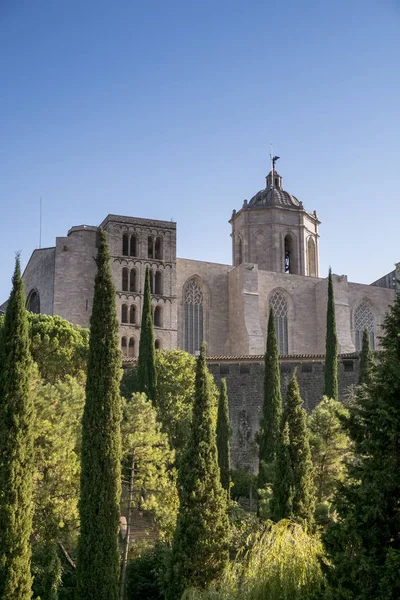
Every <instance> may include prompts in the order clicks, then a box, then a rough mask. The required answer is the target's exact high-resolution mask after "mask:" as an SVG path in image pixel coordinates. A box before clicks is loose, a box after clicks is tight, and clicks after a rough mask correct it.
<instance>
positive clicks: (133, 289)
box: [129, 269, 137, 292]
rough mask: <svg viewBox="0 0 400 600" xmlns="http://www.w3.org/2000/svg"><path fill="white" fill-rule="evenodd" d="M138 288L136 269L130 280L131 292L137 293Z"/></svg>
mask: <svg viewBox="0 0 400 600" xmlns="http://www.w3.org/2000/svg"><path fill="white" fill-rule="evenodd" d="M136 286H137V277H136V269H131V274H130V278H129V291H130V292H136V291H137V289H136Z"/></svg>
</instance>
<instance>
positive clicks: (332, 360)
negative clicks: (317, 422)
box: [324, 269, 339, 400]
mask: <svg viewBox="0 0 400 600" xmlns="http://www.w3.org/2000/svg"><path fill="white" fill-rule="evenodd" d="M337 355H338V340H337V334H336V316H335V298H334V293H333V281H332V270H331V269H329V277H328V308H327V313H326V351H325V388H324V396H327V397H328V398H333V399H334V400H338V398H339V385H338V362H337Z"/></svg>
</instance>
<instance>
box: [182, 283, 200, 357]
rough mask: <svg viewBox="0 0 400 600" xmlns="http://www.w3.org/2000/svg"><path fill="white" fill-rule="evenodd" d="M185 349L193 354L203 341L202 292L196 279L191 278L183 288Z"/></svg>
mask: <svg viewBox="0 0 400 600" xmlns="http://www.w3.org/2000/svg"><path fill="white" fill-rule="evenodd" d="M183 297H184V303H185V306H184V315H185V323H184V328H185V344H184V345H185V350H186V352H190V354H195V353H196V352H198V351H199V350H200V346H201V344H202V342H203V292H202V290H201V287H200V285H199V283H198V281H197V280H196V279H191V280H190V281H188V283H187V284H186V286H185V289H184V295H183Z"/></svg>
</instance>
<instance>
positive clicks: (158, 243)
mask: <svg viewBox="0 0 400 600" xmlns="http://www.w3.org/2000/svg"><path fill="white" fill-rule="evenodd" d="M154 258H157V259H158V260H161V259H162V240H161V238H160V237H156V239H155V243H154Z"/></svg>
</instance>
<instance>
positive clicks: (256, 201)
mask: <svg viewBox="0 0 400 600" xmlns="http://www.w3.org/2000/svg"><path fill="white" fill-rule="evenodd" d="M272 180H274V185H273V186H272ZM248 206H249V207H252V206H253V207H261V206H265V207H268V208H269V207H273V206H282V207H284V208H303V206H302V203H301V202H299V200H297V198H296V197H295V196H292V194H289V192H285V190H283V189H282V177H281V176H280V175H279V174H278V173H277V172H276V171H274V175H273V177H272V174H271V173H269V175H268V176H267V187H266V188H265V189H264V190H260V191H259V192H258V193H257V194H256V195H255V196H253V197H252V199H251V200H250V202H249V204H248Z"/></svg>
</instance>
